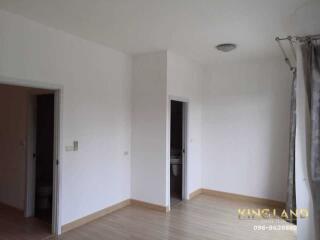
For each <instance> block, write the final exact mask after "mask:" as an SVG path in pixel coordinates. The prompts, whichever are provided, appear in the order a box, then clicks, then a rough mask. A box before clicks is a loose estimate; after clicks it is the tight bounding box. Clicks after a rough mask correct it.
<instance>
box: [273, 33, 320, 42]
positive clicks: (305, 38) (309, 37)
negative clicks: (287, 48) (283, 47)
mask: <svg viewBox="0 0 320 240" xmlns="http://www.w3.org/2000/svg"><path fill="white" fill-rule="evenodd" d="M318 39H320V34H316V35H307V36H287V37H284V38H280V37H276V39H275V40H276V41H283V40H289V41H292V40H297V41H308V40H318Z"/></svg>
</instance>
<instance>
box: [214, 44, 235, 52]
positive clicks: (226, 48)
mask: <svg viewBox="0 0 320 240" xmlns="http://www.w3.org/2000/svg"><path fill="white" fill-rule="evenodd" d="M236 48H237V45H236V44H234V43H222V44H219V45H217V46H216V49H218V50H219V51H221V52H230V51H232V50H234V49H236Z"/></svg>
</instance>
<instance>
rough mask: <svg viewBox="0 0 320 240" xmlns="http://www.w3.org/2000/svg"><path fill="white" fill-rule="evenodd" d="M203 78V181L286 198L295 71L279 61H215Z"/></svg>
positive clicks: (217, 187)
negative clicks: (222, 62) (291, 104)
mask: <svg viewBox="0 0 320 240" xmlns="http://www.w3.org/2000/svg"><path fill="white" fill-rule="evenodd" d="M208 72H209V75H210V76H209V77H208V79H207V81H206V82H205V84H204V105H203V117H202V119H203V132H202V133H203V140H202V143H203V144H202V146H203V148H202V149H203V153H202V157H203V187H204V188H209V189H213V190H218V191H224V192H230V193H237V194H243V195H248V196H254V197H260V198H267V199H274V200H280V201H284V200H285V198H286V186H287V172H288V170H287V169H288V148H289V144H288V137H289V109H290V82H291V81H290V73H289V71H288V69H287V67H286V65H285V64H284V63H283V62H282V59H279V61H267V60H265V61H256V62H252V63H249V62H248V63H245V62H241V63H230V64H225V65H223V66H220V65H217V66H212V67H211V69H210V70H208Z"/></svg>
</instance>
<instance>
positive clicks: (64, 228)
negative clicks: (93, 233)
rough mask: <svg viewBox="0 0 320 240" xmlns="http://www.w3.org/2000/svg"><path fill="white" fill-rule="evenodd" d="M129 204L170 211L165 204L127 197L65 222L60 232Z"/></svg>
mask: <svg viewBox="0 0 320 240" xmlns="http://www.w3.org/2000/svg"><path fill="white" fill-rule="evenodd" d="M129 205H136V206H140V207H144V208H148V209H152V210H156V211H159V212H169V211H170V209H169V207H165V206H161V205H157V204H152V203H147V202H143V201H139V200H135V199H127V200H124V201H122V202H119V203H117V204H115V205H112V206H110V207H107V208H105V209H102V210H100V211H97V212H94V213H92V214H89V215H87V216H85V217H83V218H80V219H78V220H75V221H73V222H70V223H67V224H65V225H63V226H62V228H61V232H62V233H65V232H68V231H70V230H72V229H75V228H78V227H80V226H82V225H85V224H87V223H90V222H92V221H94V220H96V219H98V218H101V217H103V216H105V215H107V214H110V213H112V212H114V211H117V210H120V209H121V208H124V207H127V206H129Z"/></svg>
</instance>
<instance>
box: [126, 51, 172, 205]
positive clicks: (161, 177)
mask: <svg viewBox="0 0 320 240" xmlns="http://www.w3.org/2000/svg"><path fill="white" fill-rule="evenodd" d="M166 74H167V53H166V52H165V51H163V52H156V53H148V54H142V55H137V56H134V58H133V85H132V86H133V91H132V94H133V97H132V102H133V109H132V141H131V142H132V165H131V166H132V174H131V196H132V198H133V199H136V200H141V201H145V202H149V203H153V204H158V205H162V206H166V205H167V203H166V111H167V99H166V97H167V94H166V92H167V79H166V78H167V76H166Z"/></svg>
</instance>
